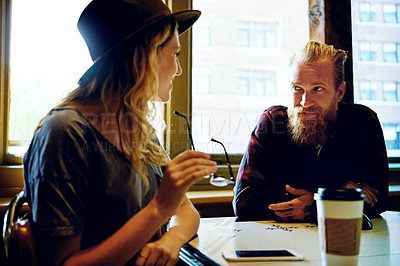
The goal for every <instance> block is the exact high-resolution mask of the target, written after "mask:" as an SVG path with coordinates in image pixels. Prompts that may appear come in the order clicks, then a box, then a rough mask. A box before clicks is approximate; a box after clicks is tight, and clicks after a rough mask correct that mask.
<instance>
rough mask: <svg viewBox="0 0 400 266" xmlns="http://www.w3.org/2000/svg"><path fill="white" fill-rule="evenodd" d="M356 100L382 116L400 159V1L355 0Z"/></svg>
mask: <svg viewBox="0 0 400 266" xmlns="http://www.w3.org/2000/svg"><path fill="white" fill-rule="evenodd" d="M352 13H353V15H352V18H353V20H352V23H353V59H354V87H355V88H354V100H355V102H358V103H361V104H364V105H367V106H369V107H371V108H372V109H373V110H374V111H376V112H377V113H378V116H379V119H380V121H381V124H382V127H383V131H384V134H385V140H386V146H387V149H388V153H389V155H391V156H396V157H397V156H400V0H352Z"/></svg>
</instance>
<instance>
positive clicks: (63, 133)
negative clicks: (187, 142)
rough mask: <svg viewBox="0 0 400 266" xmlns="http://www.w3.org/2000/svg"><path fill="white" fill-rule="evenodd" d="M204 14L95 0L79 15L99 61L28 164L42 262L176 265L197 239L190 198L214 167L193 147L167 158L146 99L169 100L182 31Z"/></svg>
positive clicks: (153, 3)
mask: <svg viewBox="0 0 400 266" xmlns="http://www.w3.org/2000/svg"><path fill="white" fill-rule="evenodd" d="M199 15H200V12H199V11H194V10H191V11H182V12H178V13H171V12H170V11H169V9H168V8H167V7H166V6H165V5H164V4H163V3H162V2H161V1H160V0H125V1H124V0H93V1H92V2H91V3H90V4H89V5H88V6H87V7H86V8H85V10H84V11H83V13H82V14H81V17H80V19H79V22H78V28H79V31H80V32H81V34H82V36H83V37H84V39H85V41H86V43H87V45H88V48H89V51H90V54H91V56H92V59H93V61H94V64H93V66H92V67H91V68H90V69H89V70H88V71H87V72H86V73H85V74H84V75H83V76H82V78H81V79H80V81H79V86H78V88H77V89H75V90H74V91H73V92H71V93H70V94H69V95H68V96H67V97H66V98H65V99H64V100H63V102H62V103H61V104H60V105H58V106H57V107H56V108H54V109H52V110H51V111H50V112H49V114H48V115H47V116H46V117H45V118H44V119H43V121H42V122H41V123H40V125H39V127H38V129H37V130H36V132H35V135H34V137H33V140H32V143H31V146H30V147H29V150H28V151H27V153H26V155H25V157H24V172H25V184H26V185H25V189H24V192H25V194H26V197H27V198H28V200H29V204H30V207H31V209H32V219H33V222H34V223H33V225H34V227H33V228H34V232H35V240H36V243H37V249H38V253H39V258H40V264H43V265H49V264H55V265H58V264H79V265H85V264H106V265H121V264H127V263H136V264H138V265H153V264H157V265H173V264H175V263H176V262H177V260H178V255H179V250H180V247H181V246H182V245H183V244H184V243H185V242H187V241H188V240H189V239H190V238H191V237H192V236H193V235H195V233H196V231H197V229H198V225H199V214H198V213H197V211H196V210H195V209H194V207H193V205H192V204H191V203H190V201H189V200H188V199H187V197H186V195H185V193H186V191H187V189H188V188H189V187H190V186H191V185H192V184H193V183H195V182H196V181H198V180H199V179H201V178H203V176H206V175H209V174H211V173H212V172H215V171H216V165H215V162H213V161H210V160H209V159H210V157H209V155H207V154H204V153H201V152H195V151H187V152H184V153H182V154H180V155H179V156H177V157H176V158H174V159H173V160H169V159H168V157H167V156H166V154H165V152H164V150H163V149H162V148H161V147H160V146H159V143H158V141H157V138H156V136H155V131H154V128H153V127H152V126H151V125H150V123H149V122H148V117H149V116H150V109H149V103H151V102H152V101H154V100H161V101H164V102H165V101H168V100H169V98H170V91H171V90H172V80H173V79H174V77H175V76H177V75H180V74H181V73H182V69H181V66H180V64H179V60H178V59H177V55H178V53H179V50H180V44H179V39H178V35H179V34H181V33H182V32H184V31H185V30H187V29H188V28H189V27H190V26H191V25H192V24H193V23H194V22H195V21H196V20H197V18H198V17H199ZM162 167H163V169H162ZM162 170H163V171H162ZM171 217H172V218H173V219H172V221H173V223H172V222H171V223H170V224H169V230H168V231H167V230H165V227H166V224H167V223H168V220H169V219H170V218H171Z"/></svg>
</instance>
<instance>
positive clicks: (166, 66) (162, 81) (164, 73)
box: [158, 31, 182, 102]
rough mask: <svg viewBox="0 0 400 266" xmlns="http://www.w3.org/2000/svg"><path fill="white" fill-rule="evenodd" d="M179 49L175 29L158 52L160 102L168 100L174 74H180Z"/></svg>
mask: <svg viewBox="0 0 400 266" xmlns="http://www.w3.org/2000/svg"><path fill="white" fill-rule="evenodd" d="M180 50H181V45H180V43H179V38H178V32H177V31H175V33H174V35H173V36H172V38H171V40H170V41H169V42H168V43H167V44H166V45H164V47H163V48H161V51H160V53H159V54H158V96H159V97H160V99H161V101H162V102H168V101H169V100H170V98H171V91H172V87H173V85H172V81H173V80H174V78H175V76H179V75H181V74H182V68H181V64H180V63H179V59H178V55H179V51H180Z"/></svg>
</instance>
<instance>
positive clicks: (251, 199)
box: [233, 41, 388, 221]
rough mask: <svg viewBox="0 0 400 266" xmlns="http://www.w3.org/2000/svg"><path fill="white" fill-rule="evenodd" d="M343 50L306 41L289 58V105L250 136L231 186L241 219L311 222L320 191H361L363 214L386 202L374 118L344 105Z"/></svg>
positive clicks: (272, 111) (382, 152)
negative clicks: (235, 178)
mask: <svg viewBox="0 0 400 266" xmlns="http://www.w3.org/2000/svg"><path fill="white" fill-rule="evenodd" d="M346 59H347V54H346V52H345V51H343V50H340V49H335V48H334V47H333V46H332V45H326V44H320V43H318V42H315V41H310V42H308V43H307V44H306V45H305V47H304V49H302V50H301V51H299V52H298V53H296V54H295V55H294V56H293V57H292V58H291V60H290V74H289V79H290V87H291V91H292V100H293V101H292V102H293V103H292V105H291V106H289V107H284V106H272V107H269V108H268V109H266V110H265V111H264V112H263V114H262V115H261V118H260V121H259V122H258V124H257V126H256V128H255V129H254V131H253V132H252V134H251V138H250V142H249V144H248V148H247V151H246V153H245V155H244V157H243V159H242V162H241V165H240V169H239V173H238V179H237V183H236V186H235V195H234V200H233V207H234V211H235V214H236V215H237V216H238V217H239V218H240V219H242V220H261V219H275V220H283V221H311V220H314V218H315V215H316V208H315V202H314V199H313V194H314V193H315V192H317V190H318V188H319V187H338V188H341V187H346V188H360V189H362V193H363V194H364V195H365V196H366V197H365V198H366V200H365V205H364V213H365V214H366V215H367V216H369V217H376V216H378V215H379V214H380V213H381V212H383V211H385V210H386V207H387V201H388V162H387V154H386V147H385V142H384V138H383V134H382V128H381V126H380V123H379V120H378V117H377V115H376V113H375V112H374V111H372V110H371V109H369V108H368V107H366V106H362V105H358V104H350V103H341V100H342V99H343V96H344V93H345V90H346V83H345V82H344V63H345V61H346Z"/></svg>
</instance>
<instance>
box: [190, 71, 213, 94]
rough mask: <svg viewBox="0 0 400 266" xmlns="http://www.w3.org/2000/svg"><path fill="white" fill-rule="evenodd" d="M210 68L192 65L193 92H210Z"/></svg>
mask: <svg viewBox="0 0 400 266" xmlns="http://www.w3.org/2000/svg"><path fill="white" fill-rule="evenodd" d="M210 72H211V71H210V68H209V67H193V82H192V84H193V88H192V89H193V92H194V93H195V94H209V93H210Z"/></svg>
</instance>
